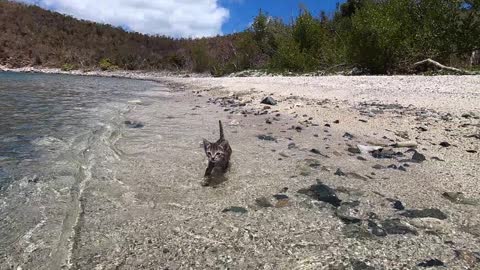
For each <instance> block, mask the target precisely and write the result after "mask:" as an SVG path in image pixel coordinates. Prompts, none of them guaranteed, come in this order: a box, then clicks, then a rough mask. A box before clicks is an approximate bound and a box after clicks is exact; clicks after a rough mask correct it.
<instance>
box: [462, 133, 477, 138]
mask: <svg viewBox="0 0 480 270" xmlns="http://www.w3.org/2000/svg"><path fill="white" fill-rule="evenodd" d="M465 138H475V139H479V140H480V133H478V134H472V135H467V136H465Z"/></svg>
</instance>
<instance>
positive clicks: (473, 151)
mask: <svg viewBox="0 0 480 270" xmlns="http://www.w3.org/2000/svg"><path fill="white" fill-rule="evenodd" d="M467 153H470V154H476V153H478V151H477V150H472V149H470V150H467Z"/></svg>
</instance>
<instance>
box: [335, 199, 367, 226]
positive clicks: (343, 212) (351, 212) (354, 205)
mask: <svg viewBox="0 0 480 270" xmlns="http://www.w3.org/2000/svg"><path fill="white" fill-rule="evenodd" d="M359 205H360V202H358V201H355V202H347V203H342V205H340V206H339V207H338V208H337V210H336V211H335V214H336V215H337V217H339V218H340V219H341V220H343V221H344V222H346V223H357V222H360V221H362V220H363V219H364V217H365V214H364V212H363V211H362V210H361V209H360V208H359V207H358V206H359Z"/></svg>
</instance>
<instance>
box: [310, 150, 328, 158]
mask: <svg viewBox="0 0 480 270" xmlns="http://www.w3.org/2000/svg"><path fill="white" fill-rule="evenodd" d="M310 152H311V153H314V154H316V155H320V156H322V157H326V158H328V156H327V155H324V154H322V153H321V152H320V150H318V149H316V148H313V149H311V150H310Z"/></svg>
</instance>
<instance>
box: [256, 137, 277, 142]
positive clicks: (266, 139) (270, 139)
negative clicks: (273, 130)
mask: <svg viewBox="0 0 480 270" xmlns="http://www.w3.org/2000/svg"><path fill="white" fill-rule="evenodd" d="M257 138H258V139H260V140H262V141H273V142H276V141H277V139H275V137H272V136H270V135H258V136H257Z"/></svg>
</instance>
